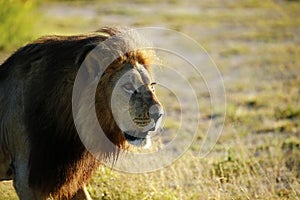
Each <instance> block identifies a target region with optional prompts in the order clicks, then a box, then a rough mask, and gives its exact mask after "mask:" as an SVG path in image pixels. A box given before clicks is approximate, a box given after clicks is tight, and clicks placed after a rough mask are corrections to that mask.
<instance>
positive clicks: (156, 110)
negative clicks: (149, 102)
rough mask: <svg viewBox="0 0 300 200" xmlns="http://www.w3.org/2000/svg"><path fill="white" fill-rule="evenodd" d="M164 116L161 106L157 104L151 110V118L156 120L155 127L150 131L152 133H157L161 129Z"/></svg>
mask: <svg viewBox="0 0 300 200" xmlns="http://www.w3.org/2000/svg"><path fill="white" fill-rule="evenodd" d="M163 114H164V112H163V109H162V107H161V106H160V105H158V104H156V105H153V106H151V108H150V109H149V117H150V118H151V119H153V120H154V122H155V125H154V126H153V127H152V128H151V129H150V131H155V130H156V129H157V128H158V127H159V125H160V122H161V118H162V116H163Z"/></svg>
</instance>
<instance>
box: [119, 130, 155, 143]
mask: <svg viewBox="0 0 300 200" xmlns="http://www.w3.org/2000/svg"><path fill="white" fill-rule="evenodd" d="M124 137H125V139H126V140H127V141H128V143H129V144H131V145H134V146H142V147H145V146H147V145H149V142H150V137H149V136H148V132H138V133H137V132H131V131H127V132H124Z"/></svg>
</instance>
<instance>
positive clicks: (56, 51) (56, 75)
mask: <svg viewBox="0 0 300 200" xmlns="http://www.w3.org/2000/svg"><path fill="white" fill-rule="evenodd" d="M122 31H123V29H115V28H104V29H101V30H99V31H98V32H95V33H92V34H90V35H81V36H50V37H44V38H41V39H39V40H37V41H35V42H33V43H31V44H28V45H26V46H25V47H23V48H20V49H19V50H18V51H17V52H16V53H14V54H13V55H12V56H11V57H10V58H8V59H7V61H6V62H5V63H4V64H3V65H2V66H1V67H0V81H1V80H4V79H6V78H7V77H8V76H19V77H22V78H23V79H24V80H26V81H25V83H24V84H26V85H24V98H25V99H24V101H25V105H24V108H25V114H24V119H25V124H26V129H27V132H28V133H29V135H28V139H29V141H30V160H29V171H30V174H29V185H30V187H31V188H35V189H36V190H38V191H40V192H41V193H43V194H45V195H50V196H52V197H55V198H59V199H62V198H70V197H72V195H74V194H75V193H76V191H77V190H78V189H80V188H81V187H82V186H83V185H84V184H86V183H87V182H88V180H89V178H90V177H91V175H92V173H93V171H95V169H96V168H97V166H98V165H99V161H98V160H97V159H95V158H94V157H93V156H92V155H91V154H90V153H89V152H88V151H87V150H86V149H85V147H84V146H83V144H82V142H81V141H80V138H79V136H78V134H77V131H76V128H75V125H74V120H73V116H72V89H73V84H74V80H75V78H76V74H77V71H78V69H79V67H80V65H81V63H82V62H83V61H84V59H85V57H86V56H87V54H88V53H89V52H90V51H91V50H93V49H94V48H95V47H96V46H97V45H98V44H100V43H101V42H103V41H105V40H106V39H107V38H109V37H111V36H113V35H115V34H119V33H120V32H122ZM102 33H105V34H102ZM124 44H125V45H126V43H124ZM111 48H114V46H112V47H111ZM118 48H123V47H118ZM151 56H152V55H151ZM151 56H150V55H147V54H146V53H145V52H143V51H136V52H130V53H127V54H126V55H123V56H121V57H119V58H118V59H117V60H116V61H115V62H113V63H112V64H111V65H110V66H109V67H108V69H106V71H105V73H104V75H103V77H102V79H101V81H100V83H99V85H98V88H97V95H96V96H97V99H96V108H97V116H98V120H99V123H100V125H101V127H102V129H103V130H104V132H105V134H106V135H107V136H108V138H109V139H110V140H111V141H112V142H113V143H114V144H115V145H116V146H118V147H121V148H124V142H125V139H124V136H123V134H122V133H121V130H120V129H119V128H118V126H117V125H116V122H115V121H114V120H113V116H112V114H111V111H110V109H109V102H107V98H108V96H109V95H110V94H109V88H106V85H107V83H108V82H109V80H110V78H111V76H112V75H113V74H114V73H115V72H116V71H117V70H118V69H119V68H120V66H121V63H124V62H128V63H134V62H136V61H138V62H140V63H142V64H144V66H145V67H146V68H148V64H149V61H150V57H151ZM16 68H19V69H18V70H16ZM12 70H14V71H18V74H12V73H11V72H12ZM105 91H106V92H105ZM117 155H118V150H116V149H115V148H111V149H110V150H109V151H108V152H103V159H104V158H106V157H111V156H112V157H117Z"/></svg>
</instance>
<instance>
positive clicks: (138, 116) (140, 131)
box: [110, 62, 163, 146]
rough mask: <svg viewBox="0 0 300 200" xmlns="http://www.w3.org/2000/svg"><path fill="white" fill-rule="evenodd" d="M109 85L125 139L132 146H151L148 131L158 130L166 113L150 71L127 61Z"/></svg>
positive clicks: (116, 119) (114, 108) (112, 105)
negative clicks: (158, 97)
mask: <svg viewBox="0 0 300 200" xmlns="http://www.w3.org/2000/svg"><path fill="white" fill-rule="evenodd" d="M110 84H111V86H112V88H113V91H111V95H110V97H111V99H110V101H111V102H110V106H111V110H112V114H113V117H114V119H115V121H116V123H117V125H118V127H119V128H120V129H121V131H122V133H123V135H124V138H125V139H126V140H127V141H128V142H129V143H130V144H132V145H136V146H144V145H149V144H150V137H149V135H148V133H149V131H155V130H157V128H158V127H159V125H160V122H161V118H162V115H163V109H162V106H161V104H160V102H159V101H158V99H157V97H156V95H155V88H154V87H155V82H154V81H153V80H152V77H151V76H150V74H149V71H148V70H147V69H146V68H145V66H144V65H143V64H140V63H138V62H136V63H125V64H123V66H122V67H121V68H120V70H118V71H117V72H116V73H114V75H113V76H112V77H111V82H110Z"/></svg>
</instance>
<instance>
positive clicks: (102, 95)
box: [80, 29, 163, 147]
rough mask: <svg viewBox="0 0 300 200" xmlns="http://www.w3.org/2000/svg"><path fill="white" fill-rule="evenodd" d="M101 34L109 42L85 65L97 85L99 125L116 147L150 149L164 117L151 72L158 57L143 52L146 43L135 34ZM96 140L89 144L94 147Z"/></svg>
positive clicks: (109, 32)
mask: <svg viewBox="0 0 300 200" xmlns="http://www.w3.org/2000/svg"><path fill="white" fill-rule="evenodd" d="M100 31H101V33H105V34H107V35H108V38H107V39H106V40H105V41H104V42H102V43H101V44H100V45H99V46H97V47H95V48H94V49H93V50H92V51H91V52H89V54H88V55H87V56H86V57H85V61H84V62H83V66H86V68H87V69H86V70H87V74H89V75H88V77H89V78H90V80H91V82H92V84H93V83H94V82H96V83H97V89H96V94H95V108H96V114H97V118H98V122H99V124H100V126H101V128H102V130H103V132H104V133H105V135H106V137H107V138H109V139H110V141H111V142H112V143H113V144H114V145H116V146H119V147H124V144H125V141H127V142H128V143H129V144H132V145H135V146H149V145H150V144H151V143H150V136H149V132H152V131H156V130H157V128H158V127H159V126H160V122H161V118H162V115H163V108H162V105H161V103H160V102H159V100H158V98H157V97H156V95H155V89H154V87H155V84H156V83H155V82H154V80H153V77H152V74H151V69H150V68H151V66H152V65H154V64H155V62H156V61H157V58H156V56H155V53H154V52H153V50H151V49H141V48H143V47H144V43H143V44H141V38H138V37H139V35H138V34H137V33H136V32H135V31H132V30H128V29H125V30H124V29H121V30H120V29H113V30H112V29H101V30H100ZM103 58H105V59H103ZM93 80H95V81H94V82H93ZM80 95H81V96H82V94H80ZM83 96H89V95H83ZM88 112H92V111H88ZM82 116H87V115H86V114H84V115H82ZM87 126H89V125H87ZM91 126H92V125H91ZM88 128H89V129H90V127H88ZM85 137H86V136H85ZM91 138H95V137H91ZM92 140H93V141H88V142H89V143H94V142H95V140H94V139H92ZM101 142H103V141H101Z"/></svg>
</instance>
